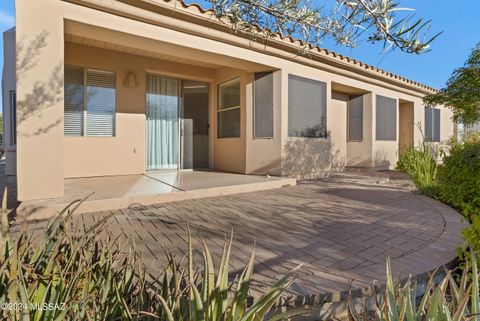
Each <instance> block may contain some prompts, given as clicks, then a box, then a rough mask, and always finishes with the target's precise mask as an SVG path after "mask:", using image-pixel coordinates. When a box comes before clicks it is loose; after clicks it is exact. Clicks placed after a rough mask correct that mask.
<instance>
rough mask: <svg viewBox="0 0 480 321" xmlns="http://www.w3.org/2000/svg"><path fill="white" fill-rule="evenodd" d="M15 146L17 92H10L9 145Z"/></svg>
mask: <svg viewBox="0 0 480 321" xmlns="http://www.w3.org/2000/svg"><path fill="white" fill-rule="evenodd" d="M16 144H17V92H16V91H15V90H12V91H10V145H12V146H13V145H16Z"/></svg>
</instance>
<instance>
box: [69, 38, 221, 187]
mask: <svg viewBox="0 0 480 321" xmlns="http://www.w3.org/2000/svg"><path fill="white" fill-rule="evenodd" d="M65 63H66V64H72V65H80V66H84V67H87V68H96V69H103V70H109V71H114V72H115V73H116V108H117V113H116V130H115V137H65V141H64V157H65V161H64V162H65V165H64V166H65V177H66V178H67V177H88V176H102V175H122V174H139V173H144V172H145V163H146V161H145V155H146V148H145V146H146V129H145V121H146V118H145V113H146V110H145V108H146V103H145V93H146V77H147V72H148V73H151V74H158V75H166V76H170V77H175V76H176V77H180V78H186V79H202V80H211V79H213V77H214V73H213V70H211V69H207V68H201V67H195V66H189V65H184V64H180V63H173V62H169V61H162V60H158V59H151V58H146V57H142V56H136V55H131V54H124V53H119V52H115V51H111V50H105V49H99V48H94V47H89V46H83V45H78V44H72V43H67V44H66V45H65ZM129 72H133V73H134V74H135V76H136V78H137V82H138V86H137V87H136V88H128V87H125V86H124V85H123V82H124V80H125V77H126V76H127V74H128V73H129Z"/></svg>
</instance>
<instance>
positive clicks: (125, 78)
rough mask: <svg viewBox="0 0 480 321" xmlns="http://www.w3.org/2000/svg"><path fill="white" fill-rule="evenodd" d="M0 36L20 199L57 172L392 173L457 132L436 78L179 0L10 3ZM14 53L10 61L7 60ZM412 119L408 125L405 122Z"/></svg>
mask: <svg viewBox="0 0 480 321" xmlns="http://www.w3.org/2000/svg"><path fill="white" fill-rule="evenodd" d="M15 9H16V12H15V14H16V26H15V28H12V29H11V30H8V31H6V32H5V33H4V50H5V52H4V59H5V63H4V70H3V115H4V138H5V139H4V141H5V150H6V173H7V175H16V181H17V193H18V199H19V200H20V201H24V200H34V199H42V198H56V197H61V196H62V195H63V193H64V180H65V179H67V178H76V177H93V176H107V175H129V174H143V173H146V172H148V171H163V170H169V171H182V170H191V169H210V170H218V171H226V172H233V173H242V174H261V175H282V176H295V177H300V178H316V177H322V176H326V175H328V174H329V173H330V172H331V171H335V170H343V169H344V168H345V167H360V168H371V169H386V168H394V167H395V165H396V162H397V160H398V154H399V149H401V148H402V146H408V145H414V144H417V143H419V142H421V141H422V140H423V137H424V135H423V134H425V137H426V139H428V140H430V141H432V142H441V141H444V140H447V139H448V138H449V137H450V136H452V135H453V134H454V131H455V124H454V123H453V121H452V120H451V112H450V111H449V110H448V109H446V108H444V107H441V106H440V107H436V108H425V106H424V105H423V103H422V97H423V96H424V95H425V94H428V93H431V92H433V91H434V89H432V88H430V87H428V86H426V85H423V84H420V83H418V82H415V81H411V80H408V79H405V78H403V77H401V76H397V75H394V74H392V73H389V72H386V71H384V70H381V69H378V68H376V67H373V66H369V65H367V64H364V63H362V62H360V61H357V60H355V59H351V58H348V57H344V56H342V55H339V54H336V53H334V52H331V51H328V50H325V49H322V48H317V47H312V48H310V49H309V51H308V54H307V55H301V54H299V47H301V46H302V43H301V41H299V40H296V39H292V38H285V37H281V36H277V37H273V38H271V39H267V40H265V39H259V38H257V39H256V38H254V37H252V36H251V35H250V34H247V33H244V32H242V31H236V32H234V31H233V30H232V28H231V27H230V26H229V25H228V24H227V23H225V22H224V21H221V20H219V19H217V18H216V16H215V14H214V13H213V12H212V11H208V10H207V11H206V10H203V9H202V8H200V7H199V6H197V5H187V4H185V3H183V2H182V1H179V0H109V1H105V0H35V1H30V0H17V1H16V8H15ZM15 57H16V58H15ZM417 125H418V126H417Z"/></svg>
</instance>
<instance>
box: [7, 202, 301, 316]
mask: <svg viewBox="0 0 480 321" xmlns="http://www.w3.org/2000/svg"><path fill="white" fill-rule="evenodd" d="M5 200H6V197H4V199H3V210H2V241H3V242H2V248H1V257H0V320H13V321H16V320H58V321H63V320H112V321H113V320H168V321H182V320H185V321H187V320H188V321H193V320H205V321H214V320H215V321H240V320H242V321H249V320H252V321H253V320H263V319H264V317H265V315H266V314H267V313H268V312H269V310H270V309H271V307H272V305H273V304H274V303H275V302H276V300H277V299H278V298H279V296H280V295H281V294H282V292H283V291H284V290H285V289H286V287H288V286H289V284H290V283H291V282H292V279H293V278H292V273H293V271H292V273H289V274H288V275H286V276H285V277H283V278H282V279H281V280H280V281H278V282H277V284H275V285H274V286H273V287H272V288H270V289H269V290H267V291H266V293H265V294H264V295H263V296H262V297H260V298H259V299H258V300H256V301H255V302H254V303H253V304H250V305H249V304H248V302H249V301H250V300H249V295H248V294H249V291H250V281H251V278H252V273H253V265H254V255H253V254H252V257H251V258H250V261H249V262H248V264H247V266H246V267H245V269H244V271H243V272H242V273H241V274H240V275H238V276H237V277H236V278H235V280H234V281H233V282H229V278H228V275H229V270H228V266H229V257H230V248H231V244H232V240H230V242H226V244H225V247H224V251H223V255H222V258H221V261H220V265H219V268H218V271H217V272H216V274H215V269H214V265H213V261H212V257H211V254H210V252H209V250H208V247H207V245H206V244H205V243H203V244H204V245H203V254H204V257H203V259H204V263H203V267H197V266H196V264H195V263H194V261H193V254H192V242H191V238H190V236H189V250H188V255H187V263H186V264H184V261H185V260H183V259H182V260H177V259H176V258H175V257H173V255H171V254H167V257H168V260H167V262H168V263H166V264H165V266H164V270H163V273H161V275H160V277H153V278H152V277H151V276H150V278H148V277H147V275H146V272H145V269H144V267H143V265H142V261H141V256H140V255H139V254H138V252H137V251H136V249H135V246H134V244H133V243H130V242H129V243H127V246H123V245H124V244H122V242H120V241H119V239H118V238H112V236H111V235H110V234H109V233H108V232H107V231H108V226H107V225H106V222H107V220H108V217H106V218H105V219H103V220H100V221H99V222H97V223H96V224H95V225H94V226H92V227H90V228H89V229H85V228H84V229H83V230H78V229H75V228H74V227H73V226H72V224H69V223H71V222H72V221H70V216H71V215H72V213H73V212H74V211H75V209H76V208H77V207H78V206H79V205H80V204H81V202H79V201H76V202H73V203H72V204H70V205H69V206H68V207H67V208H65V209H64V210H63V211H62V212H61V213H60V214H59V215H58V216H57V217H56V218H55V219H54V220H53V221H52V222H50V224H49V226H48V228H47V229H46V230H45V232H44V233H43V235H42V236H41V237H40V239H34V238H33V237H32V235H31V233H29V232H28V230H26V229H25V230H23V231H22V232H20V233H19V234H18V237H16V238H13V237H12V233H11V232H10V229H9V222H8V219H7V211H6V204H5ZM185 265H186V266H185ZM147 280H148V281H147ZM304 312H305V311H304V310H294V311H290V312H289V313H285V314H280V315H277V316H274V317H273V318H272V319H270V320H281V319H285V318H288V317H289V316H292V315H297V314H299V313H304Z"/></svg>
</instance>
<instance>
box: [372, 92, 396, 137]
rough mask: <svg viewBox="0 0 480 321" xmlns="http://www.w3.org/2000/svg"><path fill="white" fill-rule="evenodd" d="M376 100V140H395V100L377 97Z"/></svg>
mask: <svg viewBox="0 0 480 321" xmlns="http://www.w3.org/2000/svg"><path fill="white" fill-rule="evenodd" d="M376 100H377V106H376V107H377V108H376V117H375V118H376V138H377V140H397V100H396V99H393V98H389V97H384V96H379V95H377V97H376Z"/></svg>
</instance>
